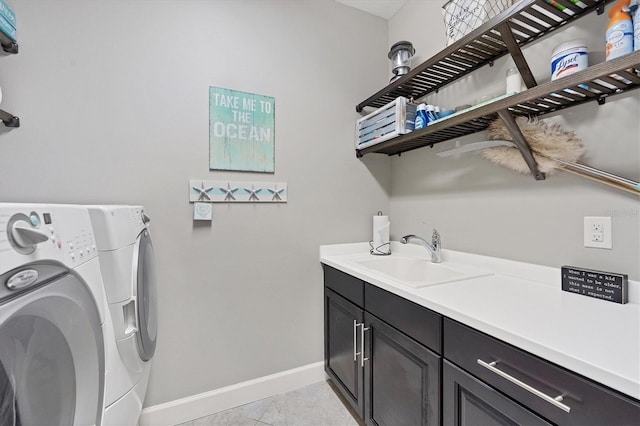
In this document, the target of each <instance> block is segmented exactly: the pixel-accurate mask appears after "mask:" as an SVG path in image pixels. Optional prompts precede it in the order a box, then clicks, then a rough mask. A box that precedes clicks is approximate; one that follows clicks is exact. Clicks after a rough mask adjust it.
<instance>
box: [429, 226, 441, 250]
mask: <svg viewBox="0 0 640 426" xmlns="http://www.w3.org/2000/svg"><path fill="white" fill-rule="evenodd" d="M440 243H441V241H440V233H439V232H438V230H437V229H436V228H433V234H431V244H433V245H434V246H440Z"/></svg>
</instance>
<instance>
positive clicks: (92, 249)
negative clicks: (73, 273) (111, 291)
mask: <svg viewBox="0 0 640 426" xmlns="http://www.w3.org/2000/svg"><path fill="white" fill-rule="evenodd" d="M97 255H98V251H97V248H96V241H95V237H94V234H93V229H92V227H91V220H90V218H89V213H88V211H87V210H86V209H85V208H83V207H81V206H72V205H55V204H18V203H16V204H14V203H0V272H5V271H8V270H10V269H12V268H15V267H17V266H19V265H21V264H24V263H26V262H29V261H35V260H43V259H48V260H57V261H59V262H62V263H64V264H65V265H67V266H68V267H70V268H75V267H76V266H78V265H80V264H82V263H84V262H86V261H88V260H90V259H93V258H94V257H96V256H97Z"/></svg>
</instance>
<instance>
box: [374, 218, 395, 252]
mask: <svg viewBox="0 0 640 426" xmlns="http://www.w3.org/2000/svg"><path fill="white" fill-rule="evenodd" d="M390 224H391V223H390V222H389V216H382V215H377V216H374V217H373V249H372V253H373V254H389V253H391V246H390V245H389V226H390Z"/></svg>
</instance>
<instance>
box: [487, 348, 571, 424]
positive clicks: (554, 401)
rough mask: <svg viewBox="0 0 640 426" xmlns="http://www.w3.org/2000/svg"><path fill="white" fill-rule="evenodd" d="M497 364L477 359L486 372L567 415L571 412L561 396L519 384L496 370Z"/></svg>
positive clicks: (519, 382) (516, 380) (522, 383)
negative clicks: (553, 395) (529, 393)
mask: <svg viewBox="0 0 640 426" xmlns="http://www.w3.org/2000/svg"><path fill="white" fill-rule="evenodd" d="M497 363H498V361H493V362H491V363H488V364H487V363H486V362H484V361H483V360H481V359H478V364H480V365H481V366H483V367H484V368H486V369H487V370H489V371H491V372H493V373H496V374H497V375H498V376H500V377H502V378H504V379H507V380H508V381H510V382H511V383H513V384H515V385H518V386H520V387H521V388H522V389H524V390H526V391H529V392H531V393H532V394H534V395H535V396H537V397H539V398H542V399H544V400H545V401H547V402H548V403H549V404H552V405H555V406H556V407H558V408H559V409H561V410H563V411H566V412H567V413H570V412H571V407H569V406H568V405H565V404H563V403H562V402H561V401H562V400H563V397H562V395H558V396H556V397H555V398H553V397H551V396H549V395H547V394H546V393H543V392H540V391H539V390H538V389H536V388H534V387H532V386H529V385H528V384H526V383H524V382H521V381H520V380H518V379H516V378H515V377H511V376H510V375H508V374H507V373H505V372H504V371H501V370H499V369H497V368H496V364H497Z"/></svg>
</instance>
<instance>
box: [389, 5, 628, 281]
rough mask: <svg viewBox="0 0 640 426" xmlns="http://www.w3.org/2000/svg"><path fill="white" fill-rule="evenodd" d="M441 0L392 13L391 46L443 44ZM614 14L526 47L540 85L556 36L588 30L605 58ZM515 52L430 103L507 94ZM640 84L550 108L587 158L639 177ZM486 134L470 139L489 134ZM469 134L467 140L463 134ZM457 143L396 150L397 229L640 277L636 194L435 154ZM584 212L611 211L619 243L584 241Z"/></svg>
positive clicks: (420, 55)
mask: <svg viewBox="0 0 640 426" xmlns="http://www.w3.org/2000/svg"><path fill="white" fill-rule="evenodd" d="M441 3H442V2H432V1H410V2H408V3H407V5H406V6H405V7H404V8H402V9H401V10H400V11H399V12H398V13H397V14H396V15H395V16H394V17H393V18H392V19H391V20H390V21H389V44H392V43H394V42H396V41H398V40H410V41H412V42H413V43H414V46H415V47H416V50H417V53H416V56H417V62H416V63H419V62H422V61H424V60H426V59H428V58H429V57H431V56H432V55H434V54H435V53H437V52H438V51H439V50H441V49H442V48H444V46H445V38H444V24H443V22H442V15H441V13H440V6H441ZM607 21H608V18H607V17H606V14H605V15H601V16H597V15H595V14H592V15H590V16H588V17H585V18H582V19H581V20H579V21H577V22H576V23H575V24H571V25H569V26H567V27H565V28H564V29H563V30H560V31H559V32H556V33H554V34H553V35H550V36H549V37H547V38H546V39H544V40H542V41H540V42H536V43H534V44H532V45H531V46H529V47H526V48H525V49H524V54H525V57H526V58H527V60H528V61H529V64H530V66H531V68H532V71H533V73H534V75H535V77H536V80H537V81H538V83H543V82H546V81H549V78H550V76H549V74H550V71H549V69H550V65H549V63H550V56H551V52H552V50H553V49H554V48H555V46H557V45H558V44H560V43H562V42H565V41H568V40H572V39H575V38H583V39H585V40H586V41H587V44H588V46H589V60H590V63H591V64H592V65H593V64H595V63H598V62H601V61H602V60H603V59H604V33H605V28H606V25H607ZM511 66H513V62H512V61H511V60H510V59H509V60H507V59H504V58H503V59H501V60H498V61H496V63H495V65H494V66H493V67H491V68H490V67H485V68H483V69H482V70H481V71H478V72H474V73H473V74H471V75H470V76H468V77H466V78H463V79H462V80H461V81H459V82H457V83H455V84H453V85H451V86H448V87H447V88H445V89H444V90H441V91H440V93H439V94H434V95H429V96H428V97H427V102H428V103H434V104H439V105H443V106H446V107H455V106H457V105H462V104H472V103H474V102H475V100H476V99H478V98H480V97H481V96H484V95H492V94H494V95H497V94H501V93H504V90H505V86H504V84H505V72H506V70H507V68H509V67H511ZM638 117H640V92H639V91H635V92H631V93H629V94H623V95H619V96H616V97H613V98H610V99H609V100H608V101H607V103H606V104H605V105H603V106H598V105H597V104H596V103H595V102H594V103H589V104H586V105H583V106H578V107H574V108H572V109H569V110H566V111H565V112H561V113H558V114H555V116H552V115H549V119H550V120H552V121H555V122H557V123H560V124H561V125H562V126H563V127H564V128H566V129H570V130H574V131H575V133H576V134H577V135H578V136H579V137H580V138H581V139H582V141H583V143H584V145H585V147H586V149H587V153H586V155H585V156H584V159H583V160H584V162H585V163H587V164H590V165H592V166H594V167H597V168H601V169H604V170H607V171H610V172H613V173H616V174H619V175H622V176H625V177H627V178H629V179H633V180H636V181H638V180H640V143H639V142H640V123H639V120H638ZM485 139H486V137H485V135H484V133H481V134H476V135H472V136H467V137H466V138H465V140H464V141H467V142H469V141H480V140H485ZM464 141H463V142H464ZM453 146H454V143H453V142H447V143H444V144H440V145H436V146H435V147H434V148H433V149H430V148H421V149H418V150H415V151H412V152H409V153H406V154H404V155H402V156H401V157H393V160H392V163H391V164H392V167H391V169H392V178H391V180H392V191H391V194H392V196H391V220H392V223H393V230H392V237H393V238H394V239H398V238H399V237H401V236H402V235H403V234H405V233H416V234H419V235H425V236H428V235H430V234H431V227H432V226H435V227H437V228H438V230H439V231H440V233H441V235H442V240H443V246H444V247H445V248H450V249H456V250H461V251H468V252H473V253H479V254H486V255H491V256H500V257H504V258H509V259H515V260H521V261H526V262H534V263H540V264H543V265H550V266H561V265H573V266H583V267H589V268H594V269H602V270H605V271H610V272H623V273H627V274H629V277H630V278H631V279H635V280H638V279H640V266H639V263H638V259H639V258H640V242H639V241H640V228H639V223H640V220H639V219H640V213H639V203H638V197H637V196H634V195H631V194H628V193H626V192H622V191H619V190H617V189H612V188H609V187H607V186H604V185H601V184H599V183H594V182H591V181H589V180H586V179H584V178H580V177H576V176H573V175H570V174H568V173H566V172H558V173H557V174H556V175H554V176H548V177H547V180H545V181H541V182H538V181H535V180H534V179H533V177H531V176H522V175H517V174H515V173H514V172H511V171H510V170H507V169H503V168H501V167H500V166H497V165H494V164H492V163H489V162H488V161H487V160H485V159H483V158H482V157H480V155H479V154H477V153H471V154H465V155H463V156H461V157H460V158H458V159H449V158H439V157H437V156H436V155H435V152H438V151H442V150H444V149H448V148H451V147H453ZM584 216H610V217H611V218H612V222H613V223H612V226H613V250H605V249H595V248H585V247H583V218H584Z"/></svg>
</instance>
